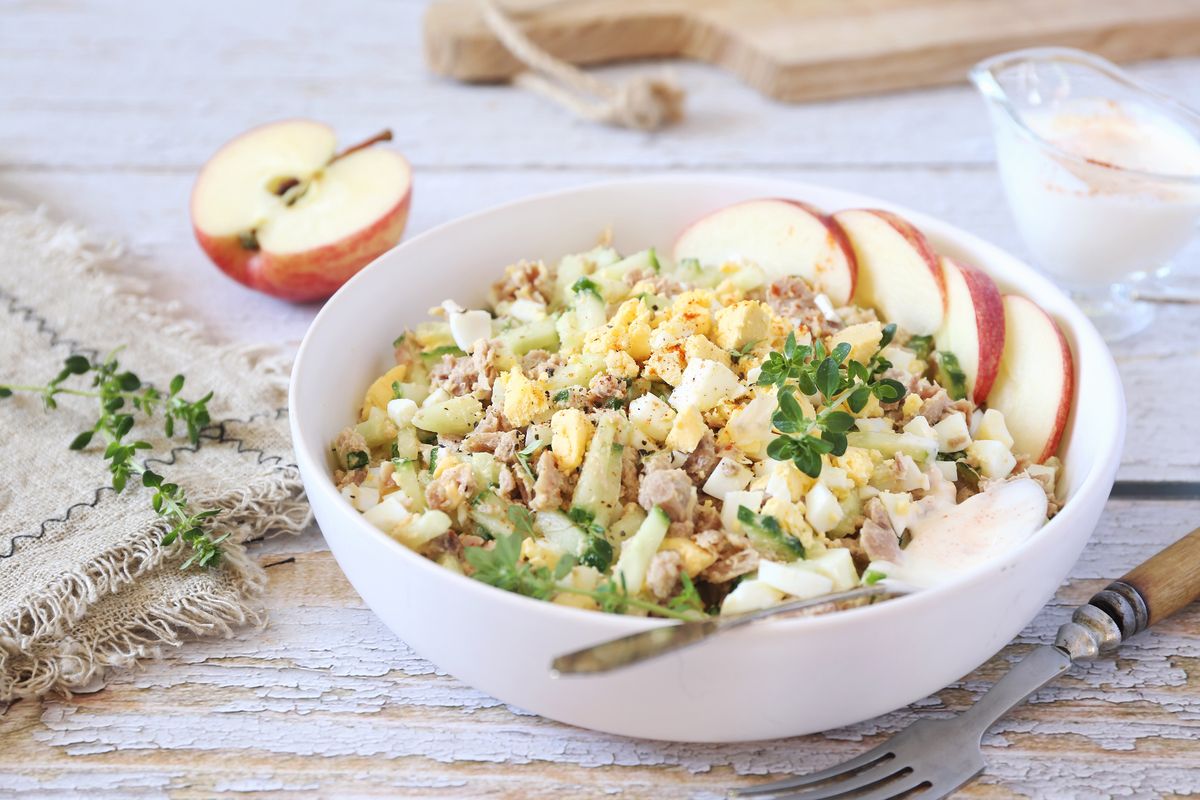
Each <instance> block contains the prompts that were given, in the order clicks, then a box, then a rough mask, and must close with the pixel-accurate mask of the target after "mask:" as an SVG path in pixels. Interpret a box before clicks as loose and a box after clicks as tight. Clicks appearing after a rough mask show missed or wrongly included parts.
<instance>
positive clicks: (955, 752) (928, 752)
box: [733, 718, 984, 800]
mask: <svg viewBox="0 0 1200 800" xmlns="http://www.w3.org/2000/svg"><path fill="white" fill-rule="evenodd" d="M950 726H953V727H955V728H956V730H953V731H950V730H945V729H946V728H947V727H950ZM962 728H963V726H962V720H961V719H959V718H954V719H941V720H932V719H927V720H921V721H919V722H917V723H915V724H913V725H911V726H910V727H908V728H907V729H905V730H904V731H901V732H900V733H899V734H897V735H896V736H893V737H892V738H891V739H889V740H888V741H886V742H884V743H883V744H881V745H879V746H878V747H875V748H873V749H871V750H868V751H867V752H865V753H863V754H862V755H860V756H858V757H856V758H852V759H850V760H849V761H846V762H843V763H841V764H836V765H834V766H832V767H830V768H829V769H823V770H821V771H819V772H811V773H809V774H807V775H800V776H797V777H795V778H787V779H785V780H781V781H776V782H775V783H766V784H763V785H761V786H751V787H746V788H741V789H735V790H734V792H733V794H734V795H735V796H738V797H755V798H765V797H788V798H803V800H826V799H827V798H829V799H830V800H832V799H833V798H842V797H845V798H847V799H848V800H849V798H853V800H892V798H900V797H905V798H907V797H913V798H928V797H944V796H945V795H947V794H949V793H950V792H953V791H954V790H955V789H957V788H958V787H960V786H962V785H963V784H964V783H966V782H967V781H969V780H971V778H973V777H975V776H976V775H978V774H979V773H980V771H982V770H983V767H984V761H983V755H982V754H981V753H980V752H979V749H978V747H975V748H971V747H970V746H969V745H968V746H967V747H965V748H964V747H962V745H961V742H960V741H956V740H958V739H959V737H960V736H963V735H970V731H964V730H962ZM977 741H978V740H977Z"/></svg>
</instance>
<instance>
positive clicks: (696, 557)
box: [658, 536, 717, 578]
mask: <svg viewBox="0 0 1200 800" xmlns="http://www.w3.org/2000/svg"><path fill="white" fill-rule="evenodd" d="M658 549H659V550H673V551H675V552H676V553H679V557H680V558H682V559H683V571H684V572H686V573H687V574H688V577H689V578H694V577H696V576H697V575H699V574H700V573H701V572H703V571H704V570H706V569H708V568H709V567H711V566H712V565H713V564H715V563H716V561H717V554H716V553H714V552H712V551H710V550H705V549H704V548H703V547H701V546H700V545H698V544H696V543H695V542H693V541H692V540H691V539H688V538H686V537H684V536H668V537H667V538H665V539H663V541H662V544H661V545H659V546H658Z"/></svg>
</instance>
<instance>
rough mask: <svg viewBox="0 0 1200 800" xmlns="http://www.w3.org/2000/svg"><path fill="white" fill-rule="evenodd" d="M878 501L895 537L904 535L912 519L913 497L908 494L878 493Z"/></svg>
mask: <svg viewBox="0 0 1200 800" xmlns="http://www.w3.org/2000/svg"><path fill="white" fill-rule="evenodd" d="M879 501H880V502H881V503H883V508H884V510H885V511H886V512H887V515H888V519H889V520H890V521H891V523H892V530H894V531H895V532H896V535H897V536H899V535H900V534H902V533H904V531H905V530H906V529H907V528H908V523H909V521H910V520H911V519H912V515H913V514H914V513H915V511H914V503H913V496H912V494H911V493H910V492H880V493H879Z"/></svg>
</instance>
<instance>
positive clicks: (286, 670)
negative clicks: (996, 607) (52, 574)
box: [0, 501, 1200, 798]
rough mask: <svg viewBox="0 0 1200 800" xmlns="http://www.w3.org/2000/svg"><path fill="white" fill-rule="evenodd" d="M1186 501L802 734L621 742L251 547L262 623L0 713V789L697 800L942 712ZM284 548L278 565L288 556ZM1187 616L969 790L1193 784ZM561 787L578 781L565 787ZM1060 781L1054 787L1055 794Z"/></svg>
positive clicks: (1082, 790)
mask: <svg viewBox="0 0 1200 800" xmlns="http://www.w3.org/2000/svg"><path fill="white" fill-rule="evenodd" d="M1195 513H1196V507H1195V505H1194V504H1186V503H1175V504H1170V503H1160V504H1147V503H1134V502H1124V501H1120V502H1118V501H1114V502H1112V503H1110V506H1109V509H1108V513H1107V514H1106V518H1105V522H1104V523H1103V524H1102V526H1101V528H1100V530H1099V531H1098V532H1097V536H1096V541H1095V542H1094V543H1093V544H1092V546H1091V547H1089V548H1088V550H1087V551H1086V552H1085V554H1084V556H1083V558H1082V559H1081V560H1080V562H1079V564H1078V565H1077V566H1076V568H1075V570H1074V572H1073V575H1072V578H1071V580H1070V581H1069V582H1068V583H1067V584H1066V585H1065V586H1064V587H1063V589H1062V590H1061V591H1060V592H1059V593H1058V596H1057V597H1056V598H1055V600H1054V602H1053V603H1052V604H1051V605H1050V606H1049V607H1048V608H1047V609H1046V610H1045V611H1044V612H1043V613H1042V614H1041V615H1040V616H1039V617H1038V618H1037V619H1036V620H1035V621H1034V622H1033V623H1032V624H1031V625H1030V626H1029V628H1028V629H1027V630H1026V631H1024V632H1023V633H1022V635H1021V636H1020V637H1018V639H1017V640H1016V641H1015V642H1014V643H1013V645H1012V646H1010V647H1009V648H1007V649H1006V650H1005V651H1004V652H1002V653H1001V654H999V655H998V656H997V657H996V658H994V659H992V660H991V661H989V662H988V663H987V664H985V665H984V666H983V667H981V668H980V669H979V670H977V671H976V672H974V673H972V674H971V675H969V676H967V677H965V678H964V679H963V680H961V681H959V682H958V683H956V684H954V685H953V686H950V687H948V688H947V689H946V690H944V691H942V692H939V693H938V694H937V695H935V696H933V697H930V698H927V699H926V700H924V701H922V702H920V703H918V704H916V705H915V706H913V707H912V708H909V709H904V710H901V711H898V712H895V713H893V714H889V715H886V716H884V717H881V718H879V719H876V720H872V721H869V722H866V723H863V724H861V725H857V726H852V727H849V728H844V729H840V730H836V731H830V732H829V733H827V734H825V735H822V736H809V737H801V738H798V739H791V740H783V741H776V742H762V743H753V744H736V745H683V744H671V743H661V742H646V741H636V740H629V739H623V738H621V737H615V736H608V735H605V734H597V733H591V732H588V731H583V730H580V729H577V728H570V727H567V726H563V725H559V724H557V723H553V722H549V721H546V720H543V719H541V718H539V717H535V716H531V715H528V714H525V713H523V712H521V711H520V710H519V709H514V708H510V707H507V706H505V705H503V704H500V703H498V702H497V701H495V700H493V699H491V698H489V697H487V696H486V695H483V694H481V693H479V692H476V691H475V690H473V689H470V688H469V687H466V686H464V685H463V684H461V683H459V682H458V681H456V680H454V679H453V678H450V677H448V676H445V675H443V674H440V673H438V672H437V671H436V669H434V668H433V667H432V666H430V665H429V664H428V663H427V662H425V661H423V660H422V659H420V658H419V657H418V656H416V655H415V654H413V653H412V652H411V651H410V650H408V649H407V648H406V647H405V646H404V645H403V644H402V643H401V642H399V641H397V640H396V639H395V637H393V636H392V635H391V634H390V633H389V632H388V631H387V630H386V629H385V628H384V627H383V626H382V624H381V623H379V621H378V620H377V619H376V618H375V617H374V615H373V614H371V613H370V611H368V610H367V609H366V608H365V607H364V606H363V604H362V602H361V601H360V600H359V599H358V597H357V595H356V594H355V593H354V590H353V589H352V588H351V587H350V586H349V584H348V583H347V582H346V581H345V579H344V578H343V577H342V575H341V573H340V571H339V570H338V569H337V566H336V564H335V563H334V561H333V559H332V558H331V556H330V554H329V553H328V552H327V551H325V550H324V548H323V545H322V542H321V540H320V538H319V535H317V534H316V533H315V532H314V533H310V534H308V535H306V536H305V537H302V538H301V539H299V540H288V541H274V542H271V543H268V545H267V547H266V552H263V553H262V554H261V555H260V557H261V560H262V561H263V563H267V564H270V563H275V562H279V561H283V562H284V563H280V564H279V565H278V566H275V567H271V568H270V569H269V574H270V576H271V583H270V588H269V594H268V596H267V604H268V607H269V609H270V613H271V624H270V625H269V627H268V628H267V629H266V630H264V631H244V632H241V633H240V634H238V635H237V636H236V637H234V638H233V639H230V640H226V641H214V642H197V643H193V644H189V645H187V646H186V647H184V648H181V649H179V650H176V651H171V652H168V653H166V654H165V658H164V660H163V661H161V662H159V663H155V664H151V665H148V666H147V667H146V668H145V669H144V670H141V671H137V672H129V673H125V674H122V675H119V676H117V677H116V678H115V680H114V681H113V683H112V684H111V685H110V686H109V687H108V688H107V689H105V690H104V691H102V692H100V693H98V694H95V695H90V696H80V697H77V698H74V699H72V700H70V701H60V700H48V701H45V702H43V703H36V702H30V701H26V702H21V703H17V704H16V705H14V706H13V707H12V708H11V709H10V710H9V711H8V713H7V714H6V715H5V716H4V717H2V718H0V741H2V742H3V743H4V747H3V748H2V749H0V787H4V789H7V790H8V791H9V792H11V793H12V796H16V797H35V796H44V795H47V794H53V793H55V792H57V791H64V792H65V791H78V790H83V789H85V788H86V789H87V791H88V792H89V793H90V794H94V795H96V796H98V797H105V796H112V797H142V796H144V797H153V796H163V795H172V796H182V797H188V796H194V797H206V796H213V795H216V794H222V793H230V794H233V793H238V792H250V791H255V792H266V793H269V794H272V795H280V796H288V795H290V794H295V795H300V794H303V793H306V792H307V793H309V794H310V795H311V794H312V793H316V794H327V795H328V794H344V793H347V792H350V791H351V789H352V791H353V793H355V794H361V795H389V794H396V793H412V794H419V795H422V796H439V797H442V796H444V797H485V796H486V797H535V798H542V797H546V798H550V797H563V796H569V797H600V796H606V795H610V794H613V793H619V794H620V795H621V796H628V797H651V796H653V797H674V796H680V797H697V798H700V797H716V796H719V790H720V788H721V787H723V786H729V785H744V784H747V783H750V782H753V781H754V780H757V779H760V778H762V777H765V776H768V775H770V776H776V775H779V774H781V773H784V772H787V771H790V770H803V769H814V768H820V767H823V766H827V765H829V764H832V763H834V762H835V761H837V760H839V759H841V758H845V757H849V756H851V755H853V754H855V753H857V752H859V751H861V750H862V749H864V748H866V747H867V746H869V745H870V744H872V743H874V742H877V741H879V740H880V739H881V738H882V737H883V736H885V735H887V734H889V733H891V732H893V731H896V730H898V729H900V728H902V727H904V726H905V725H907V724H908V723H910V722H911V721H912V720H913V719H915V718H917V717H920V716H924V715H938V714H944V713H948V712H951V711H955V710H958V709H961V708H963V707H965V706H966V705H968V704H969V703H971V702H972V701H973V700H975V699H976V698H977V697H978V696H979V695H980V694H981V693H982V692H983V691H985V690H986V689H987V687H988V686H990V685H991V683H992V682H994V681H995V680H996V678H998V677H999V676H1000V675H1001V674H1002V672H1003V671H1004V669H1006V667H1007V665H1009V664H1010V663H1011V662H1012V661H1013V660H1015V659H1016V658H1018V657H1020V655H1022V654H1023V653H1024V652H1026V651H1027V650H1028V649H1029V648H1030V647H1031V646H1032V645H1034V644H1036V643H1040V642H1043V641H1046V640H1047V639H1048V638H1051V637H1052V636H1053V633H1054V630H1055V629H1056V628H1057V626H1058V625H1059V624H1060V623H1061V622H1063V621H1065V619H1066V618H1067V617H1068V616H1069V614H1070V611H1071V609H1072V608H1074V606H1075V605H1077V604H1079V603H1081V602H1085V601H1086V599H1087V598H1088V597H1090V596H1091V594H1092V593H1094V592H1095V591H1097V590H1098V589H1100V588H1101V587H1102V586H1103V585H1104V584H1105V583H1106V582H1107V580H1108V579H1109V578H1111V576H1113V575H1117V574H1120V573H1121V572H1122V571H1124V570H1125V569H1126V568H1127V567H1128V566H1129V565H1130V564H1132V563H1136V562H1137V561H1138V560H1141V559H1144V558H1145V557H1147V556H1149V555H1150V554H1151V553H1153V552H1154V551H1155V550H1156V549H1157V548H1160V547H1162V546H1164V545H1165V544H1167V543H1168V542H1170V541H1171V540H1172V539H1173V538H1176V537H1177V536H1178V535H1179V531H1180V530H1184V529H1186V526H1187V525H1188V524H1190V523H1192V522H1193V520H1194V516H1195ZM289 558H294V559H295V560H294V561H290V560H287V559H289ZM1198 682H1200V608H1196V607H1193V608H1190V609H1188V610H1186V611H1184V612H1182V613H1181V614H1180V615H1178V616H1176V617H1174V618H1172V619H1170V620H1168V621H1166V622H1165V623H1163V625H1162V626H1161V627H1159V628H1156V629H1154V630H1152V631H1149V632H1147V633H1146V634H1143V635H1142V636H1141V637H1139V639H1138V640H1136V641H1135V643H1134V644H1133V645H1132V646H1130V647H1128V648H1126V649H1124V650H1122V651H1121V652H1120V653H1119V654H1118V656H1117V658H1116V659H1115V660H1104V661H1099V662H1096V663H1094V664H1090V665H1086V666H1084V667H1081V668H1077V669H1075V670H1073V671H1072V672H1071V673H1069V674H1068V675H1067V676H1064V678H1062V679H1061V680H1060V681H1058V682H1057V683H1056V684H1055V685H1053V686H1052V687H1049V688H1047V689H1045V690H1043V691H1042V692H1040V693H1039V694H1038V695H1037V696H1036V697H1035V698H1034V699H1033V701H1032V702H1031V703H1030V704H1029V705H1027V706H1024V707H1022V708H1020V709H1018V710H1017V711H1015V712H1014V713H1013V714H1011V715H1009V716H1008V717H1006V718H1005V719H1004V720H1002V721H1001V722H1000V723H999V724H998V725H997V726H996V727H995V728H993V729H992V731H991V732H990V733H989V734H988V737H987V738H986V739H985V750H986V753H987V757H988V761H989V770H988V773H987V774H986V776H985V777H984V779H983V780H982V781H981V782H980V783H979V784H976V785H975V786H972V787H971V788H970V789H968V790H967V791H966V792H965V793H964V796H969V797H1012V796H1027V797H1047V796H1055V797H1068V796H1070V797H1105V796H1109V795H1117V794H1120V795H1123V796H1134V797H1150V796H1160V795H1163V794H1166V793H1170V792H1174V793H1177V794H1180V795H1186V794H1188V793H1194V792H1200V771H1197V766H1198V765H1200V753H1198V752H1197V751H1196V749H1195V747H1196V746H1195V744H1194V739H1195V735H1196V730H1197V727H1198V725H1200V697H1197V693H1196V692H1195V687H1196V685H1198ZM576 787H578V788H576ZM1059 790H1061V792H1060V791H1059Z"/></svg>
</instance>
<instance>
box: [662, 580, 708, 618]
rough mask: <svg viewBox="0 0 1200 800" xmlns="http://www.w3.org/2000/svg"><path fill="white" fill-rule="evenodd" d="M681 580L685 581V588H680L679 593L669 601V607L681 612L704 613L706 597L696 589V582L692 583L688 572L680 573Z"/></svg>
mask: <svg viewBox="0 0 1200 800" xmlns="http://www.w3.org/2000/svg"><path fill="white" fill-rule="evenodd" d="M679 580H680V581H681V582H682V583H683V588H682V589H680V590H679V594H677V595H675V596H674V597H672V598H671V599H670V601H668V603H667V608H669V609H671V610H672V611H678V612H680V613H687V612H692V613H695V612H700V613H701V614H703V613H704V598H702V597H700V592H699V591H697V590H696V584H694V583H692V579H691V578H690V577H689V576H688V574H687V573H686V572H680V573H679Z"/></svg>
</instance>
